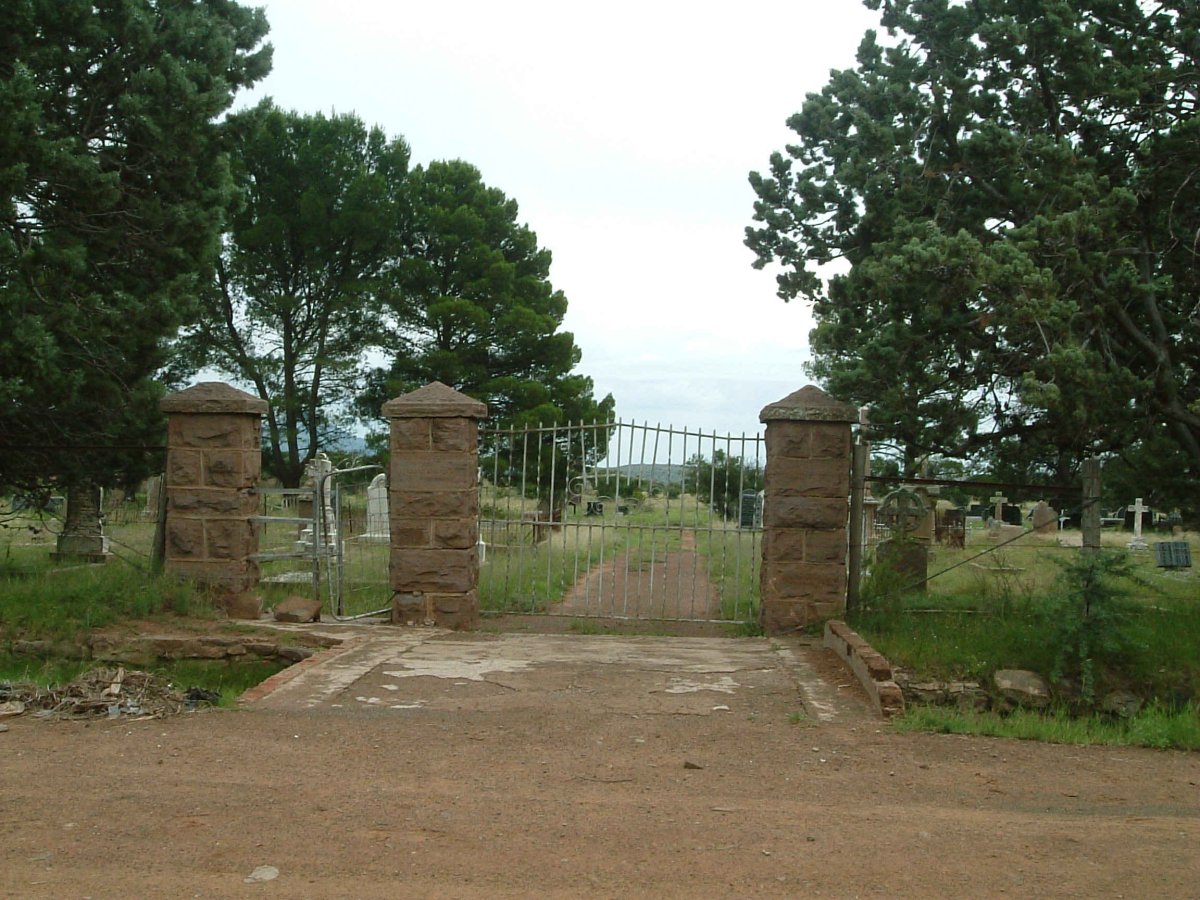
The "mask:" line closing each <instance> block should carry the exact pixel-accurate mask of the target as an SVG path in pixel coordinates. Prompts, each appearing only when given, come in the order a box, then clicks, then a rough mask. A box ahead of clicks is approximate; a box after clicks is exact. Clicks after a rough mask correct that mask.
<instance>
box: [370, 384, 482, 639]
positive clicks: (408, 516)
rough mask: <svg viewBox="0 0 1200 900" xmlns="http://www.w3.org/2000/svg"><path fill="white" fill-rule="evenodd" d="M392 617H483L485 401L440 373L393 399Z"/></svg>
mask: <svg viewBox="0 0 1200 900" xmlns="http://www.w3.org/2000/svg"><path fill="white" fill-rule="evenodd" d="M383 414H384V416H386V417H387V418H388V419H389V420H390V423H391V456H392V461H391V468H390V470H389V472H388V518H389V529H388V530H389V532H390V542H391V565H390V567H389V572H390V578H391V588H392V621H393V622H395V623H397V624H419V623H425V622H430V623H433V624H436V625H442V626H445V627H448V628H471V627H473V626H474V625H475V624H476V622H477V621H478V619H479V590H478V588H479V555H478V554H479V551H478V549H477V546H476V545H477V544H478V543H479V452H478V448H477V446H476V438H477V435H478V430H479V420H480V419H482V418H484V417H485V416H486V415H487V406H486V405H484V404H483V403H480V402H479V401H478V400H473V399H471V398H470V397H468V396H466V395H464V394H460V393H459V392H458V391H456V390H454V389H453V388H450V387H447V386H446V385H444V384H442V383H441V382H439V381H435V382H433V383H432V384H427V385H425V386H424V387H422V388H418V389H417V390H415V391H413V392H411V393H408V394H402V395H401V396H399V397H396V398H395V399H394V400H389V401H388V402H387V403H385V404H384V405H383Z"/></svg>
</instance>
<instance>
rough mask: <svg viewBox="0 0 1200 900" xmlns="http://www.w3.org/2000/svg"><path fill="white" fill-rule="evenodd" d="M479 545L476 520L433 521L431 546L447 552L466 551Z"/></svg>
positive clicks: (477, 522) (477, 521)
mask: <svg viewBox="0 0 1200 900" xmlns="http://www.w3.org/2000/svg"><path fill="white" fill-rule="evenodd" d="M478 543H479V520H478V519H435V520H434V521H433V546H434V547H438V548H441V549H447V550H467V549H469V548H472V547H475V546H476V544H478Z"/></svg>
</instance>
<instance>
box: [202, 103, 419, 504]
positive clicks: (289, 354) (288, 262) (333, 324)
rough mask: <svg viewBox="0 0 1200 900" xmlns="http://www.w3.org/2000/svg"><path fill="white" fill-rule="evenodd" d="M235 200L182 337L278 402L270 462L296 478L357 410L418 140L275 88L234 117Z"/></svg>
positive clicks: (271, 419) (291, 480)
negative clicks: (305, 108)
mask: <svg viewBox="0 0 1200 900" xmlns="http://www.w3.org/2000/svg"><path fill="white" fill-rule="evenodd" d="M229 130H230V133H231V135H233V138H234V139H233V142H232V149H233V154H232V157H233V171H234V176H235V179H236V181H237V184H238V187H239V194H238V203H237V207H236V211H235V212H234V213H233V214H232V215H231V217H230V227H229V230H228V233H227V236H226V242H225V247H224V250H223V252H222V253H221V256H220V259H219V262H218V265H217V271H216V277H215V279H214V281H213V284H212V285H211V289H210V290H208V291H206V292H205V293H204V296H203V301H204V303H203V315H202V317H201V319H200V322H199V324H198V325H197V326H196V327H195V328H194V329H192V330H191V332H190V333H189V334H188V336H187V338H186V339H185V340H184V342H183V343H182V345H181V348H180V349H181V351H182V352H183V353H184V354H185V355H186V358H187V360H188V362H189V363H190V364H191V367H192V368H193V369H194V368H196V367H198V366H202V365H208V366H212V367H215V368H216V369H218V370H220V371H222V372H224V373H226V374H228V375H229V376H231V377H233V378H234V379H235V380H236V381H239V382H241V383H243V384H246V385H247V386H248V389H249V390H251V391H253V392H254V393H256V394H257V395H258V396H259V397H261V398H262V399H263V400H266V401H267V402H268V403H269V404H270V411H269V412H268V414H267V423H266V424H267V431H266V435H265V437H266V440H265V444H266V447H265V459H264V463H265V467H266V468H267V470H268V471H270V472H272V473H273V474H275V475H277V476H278V477H279V478H280V479H281V480H282V481H283V482H284V484H286V485H291V486H295V485H298V484H299V483H300V479H301V477H302V475H303V473H304V467H305V464H306V463H307V462H308V460H309V459H311V458H312V457H313V456H314V455H315V454H316V453H317V451H318V450H319V449H320V448H321V447H322V446H324V445H326V444H327V443H328V439H329V430H330V428H331V427H332V426H335V425H336V424H338V422H339V421H340V420H342V419H345V418H347V417H348V416H349V415H350V414H351V410H350V404H351V402H352V401H353V399H354V397H355V396H356V394H357V391H358V390H360V389H361V383H360V382H361V377H362V374H363V367H364V365H365V362H364V360H365V353H366V351H367V349H368V348H369V347H371V346H372V345H375V344H377V343H378V341H379V340H380V322H381V304H382V300H381V292H385V291H386V290H387V284H386V280H385V276H387V275H388V273H389V272H390V270H391V268H392V266H393V265H394V264H395V255H396V254H397V253H400V252H403V245H402V239H403V236H404V233H405V211H404V210H405V204H404V203H403V202H402V198H403V193H404V190H405V179H406V176H407V174H408V159H409V149H408V145H407V144H406V143H405V142H404V141H403V140H400V139H395V140H390V141H389V140H388V139H387V137H386V135H385V134H384V133H383V131H382V130H380V129H378V128H371V129H368V128H367V127H366V126H364V125H363V123H362V122H361V121H360V120H359V119H358V118H357V117H355V116H353V115H335V116H331V117H329V118H326V117H325V116H322V115H304V114H300V113H296V112H284V111H282V110H279V109H277V108H276V107H275V106H274V105H273V104H271V103H270V102H269V101H267V102H264V103H263V104H261V105H259V106H258V107H257V108H255V109H253V110H249V111H247V112H244V113H241V114H239V115H237V116H233V117H231V118H230V121H229Z"/></svg>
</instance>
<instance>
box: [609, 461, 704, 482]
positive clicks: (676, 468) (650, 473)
mask: <svg viewBox="0 0 1200 900" xmlns="http://www.w3.org/2000/svg"><path fill="white" fill-rule="evenodd" d="M689 468H690V466H686V465H684V464H683V463H654V464H650V463H630V464H628V465H624V466H608V467H605V468H599V469H597V470H596V471H595V474H596V475H597V476H598V477H600V478H611V477H613V476H615V475H617V474H618V473H620V475H621V477H622V478H628V479H629V480H630V481H638V480H641V481H643V482H649V481H653V482H655V483H656V484H683V476H684V473H685V472H687V470H688V469H689Z"/></svg>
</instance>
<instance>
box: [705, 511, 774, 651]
mask: <svg viewBox="0 0 1200 900" xmlns="http://www.w3.org/2000/svg"><path fill="white" fill-rule="evenodd" d="M696 550H697V552H699V553H700V554H701V555H702V556H704V557H705V558H706V559H707V560H708V577H709V581H710V582H711V583H712V584H713V585H714V586H715V587H716V588H717V590H718V591H720V594H721V618H723V619H727V620H729V621H730V622H743V623H746V625H747V626H753V628H754V629H757V630H753V631H752V633H755V634H757V633H759V631H760V630H761V629H758V626H757V623H758V610H759V570H760V563H761V560H762V535H761V533H758V532H753V531H743V530H741V529H736V528H732V527H727V528H721V529H715V528H714V529H713V530H712V531H700V532H697V534H696Z"/></svg>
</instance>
